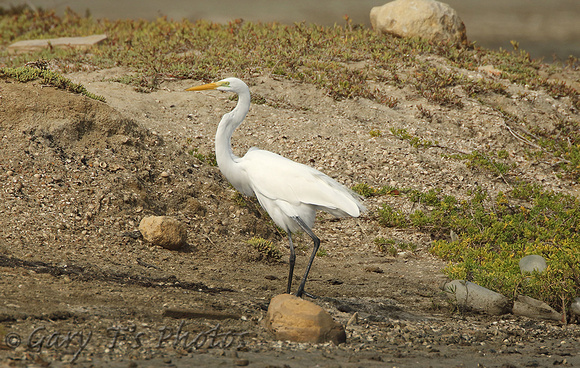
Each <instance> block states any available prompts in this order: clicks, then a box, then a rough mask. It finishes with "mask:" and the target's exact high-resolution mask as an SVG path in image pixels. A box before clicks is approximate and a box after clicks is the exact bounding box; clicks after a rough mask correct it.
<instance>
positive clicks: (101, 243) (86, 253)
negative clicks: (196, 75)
mask: <svg viewBox="0 0 580 368" xmlns="http://www.w3.org/2000/svg"><path fill="white" fill-rule="evenodd" d="M126 73H128V72H127V71H126V70H123V69H110V70H100V71H94V72H85V73H78V74H72V75H68V77H69V78H71V79H72V80H73V81H75V82H80V83H83V84H84V85H85V86H86V87H87V88H88V89H89V90H90V91H91V92H93V93H96V94H99V95H103V96H104V97H106V99H107V102H106V103H102V102H97V101H94V100H91V99H88V98H86V97H84V96H79V95H74V94H71V93H68V92H64V91H61V90H56V89H54V88H52V87H47V86H42V85H40V84H38V83H36V82H32V83H27V84H19V83H13V82H10V81H0V293H1V298H0V323H1V324H0V336H2V338H3V341H2V342H0V359H1V361H2V362H1V363H0V366H2V367H4V366H7V367H12V366H16V367H20V366H48V365H50V366H51V367H61V366H69V365H71V362H74V364H75V366H80V367H92V366H95V367H99V366H107V367H127V366H129V367H160V366H167V367H172V366H178V367H188V366H208V367H214V366H215V367H217V366H232V365H235V366H244V365H249V366H253V367H312V366H321V367H363V366H364V367H374V366H376V367H384V366H389V367H390V366H393V367H395V366H396V367H428V366H433V367H454V366H459V367H476V366H478V367H482V366H485V367H519V366H529V367H543V366H558V365H561V366H578V365H580V341H579V339H580V327H578V325H577V324H575V323H569V324H567V325H564V324H561V323H558V322H553V321H541V320H533V319H528V318H523V317H515V316H513V315H504V316H493V317H492V316H485V315H478V314H473V313H470V312H468V311H457V310H456V309H455V306H454V305H453V303H450V302H448V301H447V298H446V296H445V294H444V293H443V292H442V290H441V286H442V284H443V283H444V282H445V280H446V279H445V276H444V275H443V273H442V271H441V270H442V269H443V268H444V267H445V262H443V261H441V260H439V259H437V258H435V257H433V256H432V255H430V254H429V252H428V247H429V245H430V242H431V241H432V238H431V235H430V234H428V233H423V232H419V231H416V230H414V229H396V228H394V229H392V228H385V227H382V226H380V225H379V223H378V219H377V215H376V213H377V212H376V211H377V208H379V207H380V206H381V205H382V204H383V203H389V204H391V205H395V206H397V207H399V208H400V209H401V210H403V211H411V210H412V206H413V204H412V203H410V202H409V201H408V200H407V199H406V198H405V197H404V196H378V197H371V198H369V199H367V200H365V205H366V206H367V207H368V208H369V211H368V212H367V213H366V214H364V215H363V216H362V217H360V218H358V219H351V218H345V219H334V218H333V217H331V216H329V215H326V214H320V215H319V216H318V218H317V224H316V226H315V228H314V230H315V233H316V234H317V235H319V237H320V238H321V240H322V248H323V249H324V251H323V255H322V256H320V257H318V258H317V259H316V261H315V264H314V267H313V269H312V271H311V274H310V277H309V282H308V283H307V289H308V291H309V292H310V293H312V294H315V295H318V296H319V298H318V299H316V300H313V301H314V302H315V303H317V304H319V305H321V306H322V307H323V308H325V309H326V310H327V311H329V313H331V314H332V316H333V317H334V318H335V319H336V320H337V321H339V322H341V323H342V324H343V325H345V326H346V332H347V343H346V344H342V345H340V346H334V345H332V344H299V343H291V342H281V341H276V340H274V339H273V338H272V336H270V335H269V334H268V333H267V332H266V331H265V330H264V328H263V327H262V319H263V317H264V316H265V312H266V309H267V307H268V303H269V300H270V299H271V298H272V297H273V296H275V295H278V294H280V293H283V292H285V288H286V275H287V267H288V265H287V262H286V257H287V246H286V237H285V234H283V233H282V232H281V231H279V230H278V229H277V228H276V227H275V226H274V225H273V223H272V222H271V220H269V218H268V216H267V215H266V214H265V213H264V211H263V210H262V209H261V208H260V207H259V205H258V204H257V202H256V201H255V200H252V199H248V198H242V197H240V196H239V195H237V193H236V191H235V190H234V189H233V188H232V187H231V186H230V185H229V184H228V183H227V181H226V180H225V179H224V178H223V176H222V175H221V174H220V172H219V169H218V168H217V167H215V166H212V165H211V163H210V161H211V160H209V158H211V154H212V152H213V136H214V133H215V129H216V126H217V123H218V122H219V120H220V118H221V115H222V114H224V113H225V112H227V111H229V110H230V109H232V108H233V106H234V105H235V103H236V102H235V100H232V99H231V97H232V96H231V95H229V94H225V93H220V92H215V91H214V92H204V93H199V92H198V93H192V92H185V91H184V89H185V88H187V87H190V86H193V85H196V84H200V83H202V82H201V81H172V80H168V81H165V82H164V83H163V84H162V85H161V88H160V89H159V90H158V91H155V92H152V93H139V92H136V91H135V90H134V89H133V88H132V87H130V86H127V85H124V84H120V83H116V82H112V81H111V80H112V79H114V78H115V77H118V76H121V75H124V74H126ZM473 74H474V77H478V75H477V73H473ZM479 77H482V76H479ZM485 77H488V76H487V75H486V76H485ZM576 80H577V77H576ZM247 82H248V84H249V85H250V88H251V90H252V92H253V94H254V96H255V97H258V98H257V99H256V100H257V101H259V102H260V103H257V104H254V105H253V106H252V108H251V110H250V113H249V115H248V117H247V118H246V121H245V123H244V124H243V125H242V126H241V127H240V128H239V129H238V130H237V131H236V133H235V134H234V137H233V139H232V143H233V146H234V151H235V152H236V153H237V154H238V155H243V153H244V152H245V151H246V150H247V149H248V148H250V147H252V146H259V147H260V148H263V149H268V150H271V151H274V152H277V153H279V154H282V155H284V156H286V157H288V158H291V159H293V160H296V161H299V162H302V163H305V164H309V165H311V166H313V167H316V168H318V169H320V170H322V171H324V172H325V173H327V174H328V175H330V176H332V177H334V178H336V179H337V180H338V181H340V182H342V183H344V184H345V185H347V186H352V185H354V184H356V183H363V182H364V183H367V184H369V185H372V186H376V187H381V186H383V185H391V186H394V187H398V188H413V189H419V190H428V189H431V188H441V189H442V190H443V191H444V192H445V193H448V194H451V195H454V196H458V197H462V196H465V195H466V194H467V192H468V191H469V190H470V189H473V188H475V187H476V186H481V187H483V188H484V189H485V190H487V191H488V192H489V193H490V194H492V195H493V194H495V193H497V192H499V191H506V190H509V185H510V184H509V180H507V179H509V178H502V177H496V176H493V175H491V174H490V173H489V172H486V171H484V170H481V169H478V168H475V167H470V166H467V165H466V163H465V161H461V160H455V159H450V158H449V157H448V155H444V154H449V153H453V152H457V151H461V152H471V151H472V150H475V149H478V150H484V149H491V150H494V151H497V150H499V149H504V150H506V151H507V152H508V153H509V155H510V158H511V159H512V160H513V162H515V163H517V168H516V169H514V170H513V171H512V173H511V175H518V176H519V177H522V178H525V179H526V180H529V181H533V182H538V183H541V184H542V185H543V186H545V187H546V188H550V189H553V190H556V191H561V192H567V193H571V194H576V195H578V190H579V185H578V183H576V182H573V181H570V180H567V179H565V178H561V177H559V176H558V175H557V173H556V172H554V167H553V165H552V164H553V162H549V161H529V160H527V159H526V158H525V151H526V150H527V149H529V147H528V146H527V145H526V143H525V142H522V141H521V140H519V139H517V137H516V136H515V135H513V134H512V133H511V131H512V130H513V129H517V127H511V129H512V130H510V129H507V127H506V122H505V121H504V120H503V118H502V117H501V116H500V115H499V114H497V113H495V112H494V111H493V110H491V109H490V108H489V107H486V106H485V105H482V104H481V103H480V102H478V101H476V100H473V99H470V98H468V97H466V96H465V97H464V98H463V101H462V102H463V103H464V105H465V106H464V107H463V108H461V109H458V108H447V107H441V106H438V105H433V104H431V103H429V102H428V101H426V100H425V99H423V98H422V97H420V96H418V95H417V93H416V92H415V91H414V90H413V88H412V87H411V86H410V87H407V88H404V89H397V88H394V87H388V86H387V87H385V88H386V89H389V88H390V90H389V92H390V93H391V94H392V95H393V96H394V97H397V98H398V99H399V101H400V102H399V104H398V105H397V106H396V107H395V108H388V107H386V106H383V105H379V104H376V103H374V102H371V101H369V100H365V99H354V100H344V101H336V100H334V99H332V98H331V97H329V96H327V95H326V94H325V93H324V91H322V90H319V89H317V88H315V87H313V86H310V85H304V84H297V83H293V82H289V81H285V80H278V79H275V78H271V77H268V76H254V77H252V78H248V79H247ZM502 83H506V84H509V82H507V81H502ZM509 91H510V94H511V96H497V95H493V94H490V95H486V96H484V97H483V98H485V99H487V101H488V102H490V103H492V102H493V103H495V104H497V105H500V106H502V107H503V108H504V109H506V110H507V111H509V112H510V113H512V114H516V115H525V116H526V117H527V120H528V121H529V122H531V123H532V124H536V125H538V126H540V127H541V128H542V129H554V124H556V122H557V121H558V119H561V118H573V119H576V120H578V118H579V117H578V111H577V110H575V109H574V108H573V107H572V106H571V104H570V101H568V100H566V99H561V100H554V99H552V98H551V97H549V96H548V95H547V94H545V93H543V92H536V91H526V90H524V87H519V86H509ZM419 105H421V106H422V109H427V110H429V111H430V113H431V114H430V118H429V119H426V118H425V115H424V114H420V113H419V108H418V106H419ZM391 127H395V128H404V129H407V131H408V132H409V133H412V134H414V135H418V136H421V137H424V138H426V139H431V140H437V141H438V142H439V146H440V147H431V148H419V149H417V148H413V147H412V146H410V145H409V144H408V143H407V142H405V141H401V140H399V139H397V138H396V137H394V136H393V135H392V134H391V133H390V132H389V129H390V128H391ZM371 130H380V131H381V132H382V134H381V135H380V136H375V137H371V135H370V134H369V132H370V131H371ZM441 147H444V148H441ZM147 215H167V216H172V217H174V218H176V219H178V220H180V221H182V222H183V223H185V224H186V225H187V228H188V244H187V246H186V247H184V248H183V249H181V250H180V251H171V250H166V249H163V248H159V247H155V246H152V245H150V244H148V243H146V242H145V241H144V240H143V239H142V238H141V237H140V236H139V233H138V231H137V230H138V225H139V222H140V220H141V219H142V218H143V217H144V216H147ZM254 236H256V237H262V238H265V239H267V240H270V241H272V242H273V244H274V245H275V246H276V247H278V248H279V249H280V250H281V251H282V252H283V254H284V258H283V259H282V260H275V259H268V258H266V257H265V256H264V255H262V254H261V253H260V252H258V251H257V250H255V249H253V248H252V247H251V246H250V245H249V244H248V242H247V240H248V239H250V238H252V237H254ZM379 236H382V237H386V238H391V239H395V240H397V241H400V242H409V243H413V244H414V245H415V246H416V250H414V251H403V252H399V253H398V254H396V255H390V254H386V253H384V252H380V251H379V250H378V249H377V247H376V245H375V243H374V239H375V238H377V237H379ZM297 243H298V252H297V256H298V260H297V272H296V274H297V276H296V280H295V285H296V284H297V283H296V281H298V280H299V279H300V276H299V275H300V274H301V272H302V270H303V268H304V266H305V264H306V262H307V259H308V256H309V253H310V241H309V238H308V237H306V236H298V237H297ZM353 316H355V317H353ZM349 321H350V323H349ZM572 322H574V321H572ZM216 335H219V338H218V337H215V336H216ZM208 336H210V338H208ZM211 336H213V338H211ZM204 338H206V340H203V339H204ZM210 340H211V341H210ZM204 342H205V344H204Z"/></svg>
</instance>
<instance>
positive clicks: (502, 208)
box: [379, 182, 580, 309]
mask: <svg viewBox="0 0 580 368" xmlns="http://www.w3.org/2000/svg"><path fill="white" fill-rule="evenodd" d="M408 195H409V199H410V200H411V201H413V202H416V203H417V204H418V205H421V208H420V209H417V210H415V211H414V212H413V213H411V214H404V213H402V212H401V211H396V210H394V209H392V208H391V207H389V206H386V205H383V207H382V208H381V209H380V210H379V218H380V220H379V221H380V223H381V224H382V225H384V226H389V227H410V226H414V227H416V228H418V229H420V230H422V231H425V232H428V233H430V234H431V236H432V237H433V238H434V239H435V241H434V242H433V244H432V246H431V248H430V250H431V252H433V253H434V254H436V255H437V256H439V257H441V258H443V259H446V260H448V261H450V262H452V263H450V264H449V265H448V266H447V267H446V269H445V272H446V273H447V275H448V276H449V277H450V278H453V279H465V280H468V281H473V282H475V283H477V284H479V285H481V286H484V287H487V288H490V289H493V290H496V291H498V292H501V293H503V294H504V295H507V296H515V295H516V294H526V295H529V296H531V297H534V298H538V299H541V300H544V301H545V302H547V303H549V304H550V305H552V306H553V307H555V308H559V309H562V305H568V304H569V303H570V302H571V301H572V300H573V298H575V297H577V296H578V295H579V294H578V290H579V289H580V252H579V251H578V249H580V200H579V199H578V198H576V197H573V196H570V195H565V194H559V193H554V192H551V191H547V190H544V189H542V188H541V187H540V186H538V185H533V184H529V183H524V182H518V183H516V185H514V187H513V190H511V191H510V192H509V193H501V192H500V193H499V194H498V195H497V196H496V197H495V198H491V197H490V196H489V195H488V194H487V193H486V192H485V191H484V190H483V189H481V188H477V189H476V190H474V191H472V192H470V196H469V198H468V199H464V200H459V199H457V198H455V197H453V196H448V195H443V194H442V193H441V191H439V190H430V191H428V192H418V191H412V192H409V194H408ZM451 231H453V232H454V233H456V234H457V237H456V239H455V240H452V241H450V240H449V234H450V232H451ZM529 254H539V255H542V256H543V257H544V258H546V259H547V261H548V268H547V269H546V270H545V271H544V272H542V273H534V274H529V275H522V274H521V272H520V270H519V266H518V262H519V260H520V259H521V258H522V257H524V256H526V255H529ZM563 303H564V304H563Z"/></svg>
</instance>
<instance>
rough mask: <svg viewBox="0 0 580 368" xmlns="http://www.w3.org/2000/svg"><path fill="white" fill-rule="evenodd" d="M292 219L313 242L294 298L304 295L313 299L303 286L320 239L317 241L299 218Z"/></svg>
mask: <svg viewBox="0 0 580 368" xmlns="http://www.w3.org/2000/svg"><path fill="white" fill-rule="evenodd" d="M293 219H294V221H296V222H297V223H298V225H300V227H301V228H302V230H304V232H305V233H306V234H308V236H310V237H311V238H312V241H313V242H314V248H313V249H312V254H311V255H310V261H308V266H306V272H304V277H302V280H301V282H300V286H298V290H297V291H296V296H298V297H300V296H302V294H304V295H306V296H309V297H311V298H313V297H314V296H312V295H310V294H308V293H306V292H304V286H305V285H306V279H307V278H308V273H309V272H310V268H311V267H312V263H313V262H314V258H315V257H316V253H317V252H318V248H319V247H320V239H318V237H317V236H316V235H314V233H313V232H312V230H311V229H310V228H309V227H308V225H306V224H305V223H304V221H302V219H301V218H300V217H293Z"/></svg>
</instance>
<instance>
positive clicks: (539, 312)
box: [512, 295, 562, 321]
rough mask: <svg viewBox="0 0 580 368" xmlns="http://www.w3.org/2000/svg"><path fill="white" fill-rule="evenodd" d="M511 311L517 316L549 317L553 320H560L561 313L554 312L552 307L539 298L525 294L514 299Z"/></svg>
mask: <svg viewBox="0 0 580 368" xmlns="http://www.w3.org/2000/svg"><path fill="white" fill-rule="evenodd" d="M512 313H513V314H515V315H518V316H525V317H530V318H540V319H550V320H554V321H561V320H562V313H558V312H556V311H555V310H554V309H553V308H552V307H550V306H549V305H548V304H546V303H544V302H543V301H541V300H537V299H534V298H530V297H529V296H525V295H518V297H517V298H516V300H515V301H514V306H513V308H512Z"/></svg>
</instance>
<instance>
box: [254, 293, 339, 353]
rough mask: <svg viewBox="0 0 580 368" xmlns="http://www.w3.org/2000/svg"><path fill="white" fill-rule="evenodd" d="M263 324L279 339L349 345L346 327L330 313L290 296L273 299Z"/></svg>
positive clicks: (278, 296) (283, 295) (282, 295)
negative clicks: (346, 343) (347, 343)
mask: <svg viewBox="0 0 580 368" xmlns="http://www.w3.org/2000/svg"><path fill="white" fill-rule="evenodd" d="M264 323H265V326H266V329H268V331H270V332H271V333H272V334H273V335H274V336H275V337H276V338H277V339H279V340H289V341H295V342H311V343H323V342H328V341H331V342H333V343H335V344H340V343H343V342H346V333H345V331H344V328H343V327H342V325H341V324H340V323H338V322H335V321H334V320H333V319H332V317H331V316H330V314H328V313H327V312H326V311H325V310H324V309H322V308H321V307H319V306H318V305H316V304H314V303H312V302H309V301H307V300H303V299H300V298H297V297H295V296H294V295H290V294H281V295H277V296H275V297H274V298H272V300H271V301H270V306H269V307H268V313H267V314H266V318H265V320H264Z"/></svg>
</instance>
